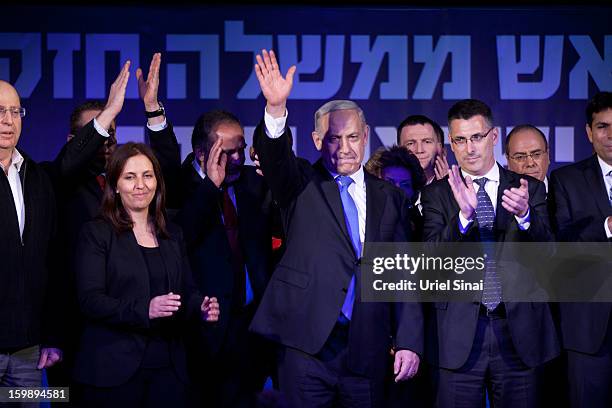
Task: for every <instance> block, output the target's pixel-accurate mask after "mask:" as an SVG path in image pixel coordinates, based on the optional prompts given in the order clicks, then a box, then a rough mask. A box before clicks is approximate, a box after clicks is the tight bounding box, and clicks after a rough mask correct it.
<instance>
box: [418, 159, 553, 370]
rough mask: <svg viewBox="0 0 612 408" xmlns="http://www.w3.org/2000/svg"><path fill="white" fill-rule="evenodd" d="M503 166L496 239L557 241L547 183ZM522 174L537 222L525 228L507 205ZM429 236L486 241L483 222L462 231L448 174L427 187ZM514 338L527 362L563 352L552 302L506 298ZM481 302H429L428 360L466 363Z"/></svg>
mask: <svg viewBox="0 0 612 408" xmlns="http://www.w3.org/2000/svg"><path fill="white" fill-rule="evenodd" d="M497 166H499V173H500V183H499V188H498V190H497V191H498V193H497V207H496V214H495V229H494V233H495V237H496V240H497V241H499V242H530V241H532V242H548V241H550V240H552V233H551V231H550V226H549V220H548V211H547V206H546V192H545V187H544V183H542V182H540V181H538V180H536V179H534V178H532V177H529V176H524V175H519V174H516V173H514V172H512V171H509V170H506V169H504V168H503V167H502V166H500V165H499V164H497ZM520 178H525V179H527V180H528V184H529V206H530V222H531V225H530V227H529V228H528V229H527V230H526V231H522V230H520V229H519V227H518V224H517V222H516V220H515V218H514V216H513V215H512V214H511V213H509V212H508V211H506V209H504V207H502V205H501V198H502V195H503V191H504V189H507V188H511V187H519V186H520V181H519V180H520ZM421 202H422V204H423V217H424V227H423V229H424V230H423V234H424V235H423V240H424V241H428V242H462V241H465V242H477V241H480V237H479V233H478V225H477V223H478V221H474V222H473V223H472V224H471V225H470V226H469V228H468V230H467V231H466V234H465V235H463V234H461V232H460V230H459V207H458V205H457V202H456V201H455V198H454V197H453V193H452V191H451V188H450V186H449V184H448V177H445V178H444V179H442V180H436V181H434V182H433V183H431V184H430V185H428V186H427V187H425V189H424V190H423V194H422V196H421ZM505 306H506V311H507V315H508V325H509V326H510V332H511V335H512V342H513V344H514V346H515V347H516V350H517V352H518V354H519V356H520V357H521V359H522V360H523V362H524V363H525V364H526V365H528V366H530V367H535V366H537V365H539V364H542V363H543V362H545V361H548V360H550V359H552V358H554V357H555V356H557V355H558V354H559V344H558V340H557V334H556V330H555V326H554V323H553V319H552V316H551V312H550V308H549V306H548V304H547V303H510V302H506V303H505ZM479 308H480V304H479V302H471V303H459V302H450V303H449V302H437V303H433V304H429V307H428V310H427V323H426V326H427V331H426V333H427V334H426V335H427V336H429V339H430V340H429V342H428V343H427V347H426V355H427V359H428V361H429V362H430V363H432V364H433V365H436V366H439V367H443V368H448V369H457V368H459V367H461V366H462V365H463V364H464V363H465V362H466V361H467V358H468V356H469V354H470V350H471V349H472V345H473V342H474V336H475V333H476V324H477V323H478V313H479Z"/></svg>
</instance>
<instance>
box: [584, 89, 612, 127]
mask: <svg viewBox="0 0 612 408" xmlns="http://www.w3.org/2000/svg"><path fill="white" fill-rule="evenodd" d="M607 109H612V92H605V91H602V92H597V93H596V94H595V95H594V96H593V97H592V98H591V100H590V101H589V103H587V107H586V121H587V123H588V125H589V126H591V125H592V124H593V115H594V114H596V113H599V112H602V111H605V110H607Z"/></svg>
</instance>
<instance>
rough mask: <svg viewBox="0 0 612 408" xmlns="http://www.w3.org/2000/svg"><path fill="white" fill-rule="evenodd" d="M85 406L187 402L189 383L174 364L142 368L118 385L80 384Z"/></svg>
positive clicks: (149, 407)
mask: <svg viewBox="0 0 612 408" xmlns="http://www.w3.org/2000/svg"><path fill="white" fill-rule="evenodd" d="M80 388H81V389H80V395H79V400H80V401H79V402H78V403H77V404H76V406H79V407H83V408H123V407H125V408H128V407H129V408H140V407H142V408H157V407H159V408H167V407H184V406H186V404H187V385H186V384H184V383H183V382H182V381H181V380H180V379H179V378H178V376H177V375H176V373H175V371H174V368H173V367H171V366H169V367H163V368H141V369H139V370H138V371H137V372H136V374H134V376H133V377H132V378H130V380H129V381H128V382H127V383H125V384H122V385H119V386H116V387H94V386H90V385H82V386H81V387H80Z"/></svg>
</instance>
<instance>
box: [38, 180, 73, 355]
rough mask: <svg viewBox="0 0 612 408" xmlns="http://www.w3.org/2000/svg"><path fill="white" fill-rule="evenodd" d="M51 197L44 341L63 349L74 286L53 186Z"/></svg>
mask: <svg viewBox="0 0 612 408" xmlns="http://www.w3.org/2000/svg"><path fill="white" fill-rule="evenodd" d="M48 190H49V197H50V200H49V202H48V203H47V206H48V211H49V220H48V222H49V224H50V225H51V236H50V240H49V248H48V253H47V269H48V271H49V277H48V283H47V288H46V294H45V302H44V311H43V313H44V315H43V331H42V344H43V346H47V347H56V348H59V349H63V348H64V346H65V344H66V343H67V341H68V340H69V339H67V338H66V333H68V327H66V321H67V319H66V318H65V316H66V315H67V314H68V313H69V310H68V309H69V308H68V299H69V298H70V293H71V289H72V288H71V287H70V285H68V277H67V271H66V270H65V268H63V267H62V266H63V265H62V262H61V256H60V254H61V251H62V249H61V247H60V245H61V243H60V240H59V239H57V209H56V199H55V198H54V192H53V188H52V187H51V184H50V183H49V186H48Z"/></svg>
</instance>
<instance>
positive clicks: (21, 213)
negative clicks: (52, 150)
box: [0, 149, 25, 238]
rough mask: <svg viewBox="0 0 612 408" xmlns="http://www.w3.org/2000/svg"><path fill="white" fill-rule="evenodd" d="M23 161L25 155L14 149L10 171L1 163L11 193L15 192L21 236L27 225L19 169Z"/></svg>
mask: <svg viewBox="0 0 612 408" xmlns="http://www.w3.org/2000/svg"><path fill="white" fill-rule="evenodd" d="M23 162H24V159H23V156H22V155H21V154H20V153H19V152H18V151H17V149H13V154H12V156H11V162H10V164H9V165H8V172H7V171H6V168H5V167H4V166H3V165H2V163H0V167H2V171H4V172H5V173H6V176H7V178H8V182H9V186H10V187H11V193H13V201H14V203H15V211H16V212H17V222H18V224H19V235H20V237H21V238H23V228H24V226H25V204H24V201H23V189H22V187H21V180H20V179H19V171H20V170H21V166H22V165H23Z"/></svg>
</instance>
